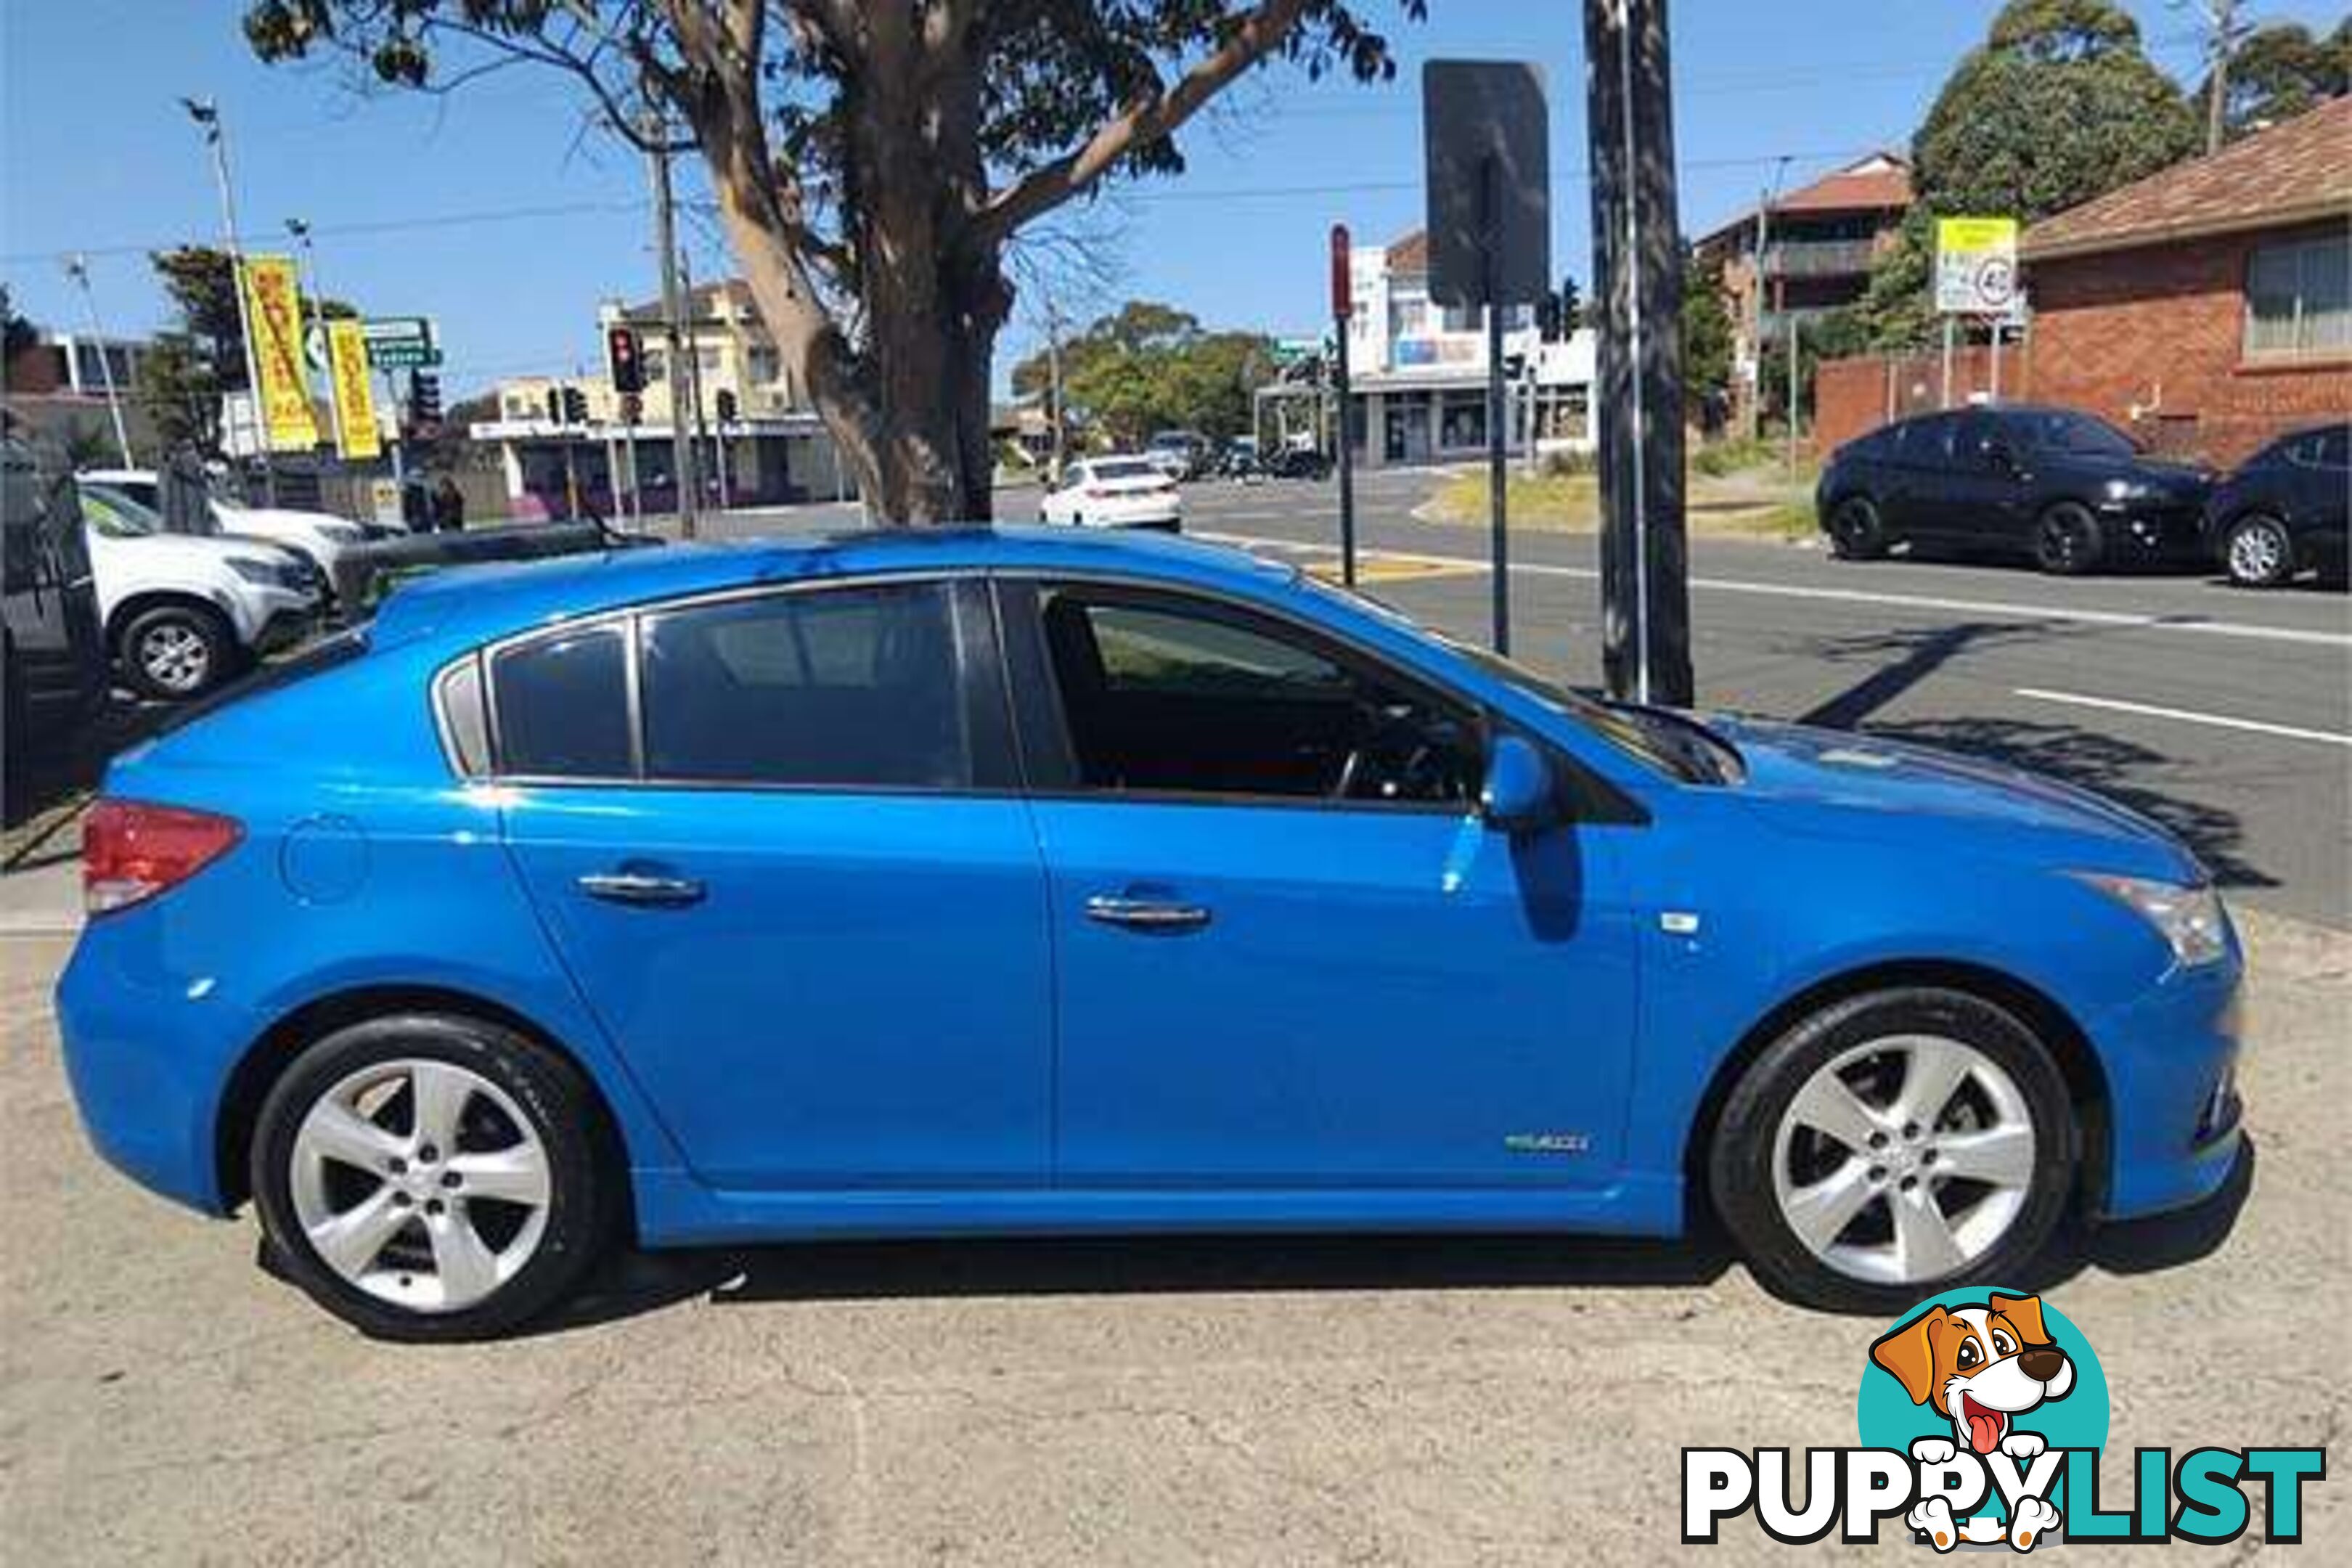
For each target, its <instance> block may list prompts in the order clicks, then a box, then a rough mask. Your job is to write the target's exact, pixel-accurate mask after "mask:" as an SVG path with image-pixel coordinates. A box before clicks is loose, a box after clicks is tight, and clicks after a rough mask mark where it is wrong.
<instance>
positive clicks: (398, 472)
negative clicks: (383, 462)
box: [383, 371, 408, 521]
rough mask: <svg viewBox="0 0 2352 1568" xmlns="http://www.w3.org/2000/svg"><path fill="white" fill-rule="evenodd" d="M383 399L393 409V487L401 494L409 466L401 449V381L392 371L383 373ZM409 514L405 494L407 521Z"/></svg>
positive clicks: (402, 511)
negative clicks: (402, 455)
mask: <svg viewBox="0 0 2352 1568" xmlns="http://www.w3.org/2000/svg"><path fill="white" fill-rule="evenodd" d="M383 401H384V404H385V405H386V406H387V407H389V408H390V409H391V410H392V488H393V490H394V493H395V494H399V493H401V492H403V491H404V487H405V486H406V484H407V481H408V470H407V466H406V464H405V462H404V460H403V458H402V457H401V450H400V448H401V447H402V444H403V443H402V439H401V434H402V431H403V430H404V428H405V425H404V421H403V420H402V418H401V416H400V382H399V380H398V378H396V377H395V376H394V374H392V372H390V371H385V372H384V373H383ZM407 515H408V508H407V505H406V502H405V498H404V500H403V502H402V505H401V517H402V519H403V520H404V521H405V520H406V518H407Z"/></svg>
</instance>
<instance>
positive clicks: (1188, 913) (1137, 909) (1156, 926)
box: [1087, 893, 1209, 931]
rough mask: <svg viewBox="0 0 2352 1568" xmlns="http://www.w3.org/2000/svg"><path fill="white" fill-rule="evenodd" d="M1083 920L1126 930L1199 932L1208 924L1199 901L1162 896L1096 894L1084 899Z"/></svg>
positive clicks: (1206, 916)
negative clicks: (1167, 898) (1172, 900)
mask: <svg viewBox="0 0 2352 1568" xmlns="http://www.w3.org/2000/svg"><path fill="white" fill-rule="evenodd" d="M1087 919H1088V920H1090V921H1094V922H1096V923H1097V925H1107V926H1118V927H1119V928H1121V929H1122V930H1126V931H1199V930H1200V929H1201V928H1202V926H1205V925H1207V924H1208V923H1209V911H1208V910H1207V909H1205V908H1204V907H1202V905H1199V904H1179V903H1171V902H1169V901H1167V900H1162V899H1123V898H1111V897H1109V896H1108V895H1105V894H1100V893H1097V895H1095V896H1094V897H1093V898H1091V899H1088V900H1087Z"/></svg>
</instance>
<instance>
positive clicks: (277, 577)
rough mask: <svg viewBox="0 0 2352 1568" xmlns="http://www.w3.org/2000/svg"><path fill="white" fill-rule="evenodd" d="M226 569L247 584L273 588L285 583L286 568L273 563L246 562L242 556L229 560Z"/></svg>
mask: <svg viewBox="0 0 2352 1568" xmlns="http://www.w3.org/2000/svg"><path fill="white" fill-rule="evenodd" d="M228 569H229V570H230V571H232V572H234V573H236V574H237V575H238V576H240V577H242V578H244V579H245V580H246V581H247V582H248V583H259V584H262V585H263V586H265V587H271V588H275V587H277V586H278V585H279V584H282V583H284V582H285V581H286V568H285V567H283V566H280V565H278V563H276V562H274V561H248V560H247V559H246V558H245V557H244V556H241V555H239V556H233V557H231V558H230V561H229V563H228Z"/></svg>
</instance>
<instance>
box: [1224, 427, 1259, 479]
mask: <svg viewBox="0 0 2352 1568" xmlns="http://www.w3.org/2000/svg"><path fill="white" fill-rule="evenodd" d="M1216 471H1217V475H1218V477H1219V478H1220V479H1238V480H1240V481H1241V482H1243V483H1244V484H1250V483H1255V481H1256V480H1259V479H1264V478H1265V458H1263V457H1261V456H1260V455H1259V452H1258V446H1257V437H1255V436H1236V437H1234V438H1233V439H1232V440H1230V441H1228V442H1226V443H1225V444H1224V446H1223V447H1220V448H1219V449H1218V452H1217V463H1216Z"/></svg>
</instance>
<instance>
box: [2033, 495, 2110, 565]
mask: <svg viewBox="0 0 2352 1568" xmlns="http://www.w3.org/2000/svg"><path fill="white" fill-rule="evenodd" d="M2105 553H2106V539H2105V535H2104V534H2103V533H2102V532H2101V531H2100V529H2099V520H2098V519H2097V518H2095V517H2094V516H2092V515H2091V509H2090V508H2089V507H2086V506H2084V504H2083V503H2082V502H2080V501H2072V500H2062V501H2060V502H2059V503H2058V504H2057V505H2055V506H2053V507H2052V508H2051V509H2050V510H2047V511H2045V512H2043V513H2042V516H2041V519H2040V521H2037V522H2035V523H2034V525H2033V563H2034V564H2035V565H2037V566H2039V567H2041V568H2042V570H2043V571H2044V572H2048V573H2051V574H2054V575H2057V576H2061V577H2078V576H2080V575H2082V574H2084V573H2085V572H2088V571H2090V570H2091V569H2092V568H2093V567H2095V566H2096V565H2097V564H2098V563H2099V558H2100V557H2101V556H2102V555H2104V554H2105Z"/></svg>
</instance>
